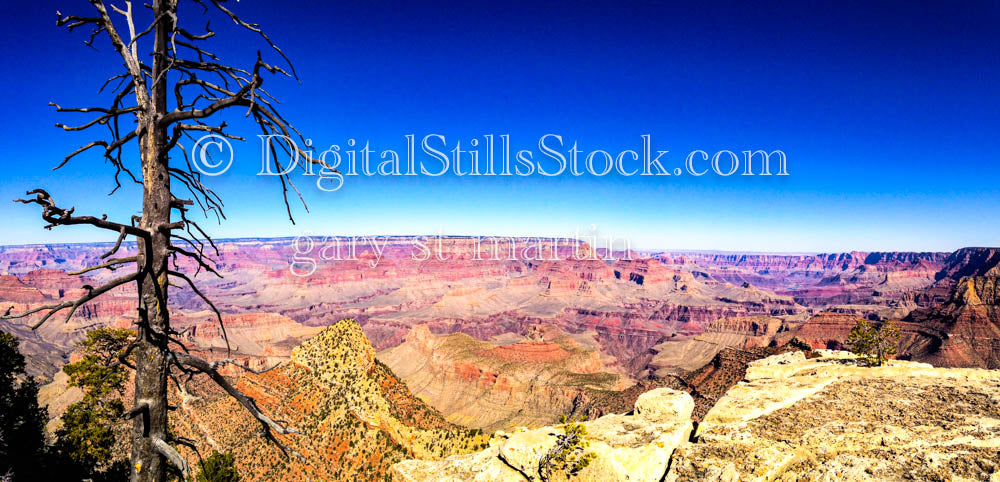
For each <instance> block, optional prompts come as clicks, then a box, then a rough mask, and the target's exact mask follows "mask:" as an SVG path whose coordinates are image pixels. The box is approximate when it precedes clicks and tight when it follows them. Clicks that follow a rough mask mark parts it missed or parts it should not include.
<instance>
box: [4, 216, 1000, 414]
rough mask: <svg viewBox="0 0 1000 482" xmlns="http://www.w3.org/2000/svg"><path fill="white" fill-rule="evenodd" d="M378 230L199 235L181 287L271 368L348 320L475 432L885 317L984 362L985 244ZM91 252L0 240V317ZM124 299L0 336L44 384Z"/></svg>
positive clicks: (932, 350) (207, 348) (204, 335)
mask: <svg viewBox="0 0 1000 482" xmlns="http://www.w3.org/2000/svg"><path fill="white" fill-rule="evenodd" d="M374 238H376V237H372V239H374ZM377 238H378V239H379V241H378V243H377V246H371V247H367V248H366V247H364V246H363V245H359V246H357V249H356V250H355V251H354V252H353V256H352V257H350V258H344V259H328V260H324V261H323V262H321V263H316V265H315V267H314V268H315V269H312V272H311V273H310V274H309V275H308V276H296V275H294V274H293V273H292V272H291V270H290V267H289V261H290V260H294V259H295V257H296V256H301V252H302V249H301V248H302V246H300V245H298V246H297V241H296V239H293V238H277V239H268V238H260V239H257V238H255V239H235V240H223V241H217V245H218V249H219V255H218V256H216V257H215V268H216V269H217V270H218V271H219V272H220V273H222V274H223V275H224V277H223V278H215V277H211V278H209V277H204V276H200V277H198V282H199V286H200V287H201V289H202V290H203V291H204V292H205V293H206V294H207V295H208V296H209V297H210V298H212V299H213V300H214V302H215V303H216V305H217V306H218V307H219V309H220V310H221V311H222V312H223V319H224V322H225V325H226V330H227V332H228V337H229V342H230V345H231V346H232V349H233V353H232V355H231V356H232V357H233V358H235V359H237V360H239V361H240V363H242V364H244V365H245V366H248V367H252V368H264V367H270V366H273V365H275V364H278V363H282V362H284V361H287V360H288V359H289V357H290V356H291V353H292V349H293V348H294V347H296V346H299V345H300V344H302V343H303V342H304V341H305V340H307V339H309V338H311V337H313V336H315V335H316V334H317V333H319V331H320V330H321V329H322V328H323V327H326V326H330V325H332V324H334V323H336V322H337V321H339V320H341V319H345V318H351V319H355V320H357V322H358V323H359V324H360V326H361V328H362V329H363V331H364V335H365V337H366V338H367V339H368V340H370V342H371V344H372V345H373V347H374V350H375V352H376V353H377V358H378V359H379V361H381V362H382V363H384V364H385V365H386V366H387V367H388V368H390V369H391V370H392V371H393V372H395V373H396V375H398V376H399V377H400V379H401V380H402V382H404V383H405V384H406V385H407V386H408V388H409V389H410V391H412V392H413V393H414V395H416V396H417V397H419V398H420V399H422V400H424V401H425V402H426V403H427V404H428V405H429V406H431V407H433V408H434V409H436V410H438V411H440V412H441V414H442V415H443V416H444V417H445V418H446V419H447V420H448V421H449V422H451V423H456V424H459V425H464V426H467V427H474V428H484V429H498V428H507V427H511V426H515V425H530V424H544V423H551V422H553V421H554V420H555V418H556V417H557V416H558V415H559V414H560V413H568V412H574V411H577V412H580V411H582V412H587V411H590V412H593V413H603V410H605V408H601V407H606V406H611V405H616V404H617V405H622V406H626V405H628V404H629V403H632V402H634V396H633V397H632V399H631V401H627V402H626V401H607V400H606V398H607V397H606V395H604V394H606V393H612V392H613V393H629V392H628V390H633V391H637V390H638V389H633V388H630V387H644V386H648V385H649V384H650V383H654V384H655V383H664V382H662V381H663V380H667V379H671V377H680V378H679V379H683V380H685V383H688V384H689V385H690V386H692V387H693V386H702V388H701V390H702V391H705V390H709V391H712V390H715V391H719V390H721V392H724V391H725V390H724V388H722V389H719V388H711V387H714V386H715V384H716V383H721V382H718V380H719V378H718V377H719V376H723V375H724V377H723V378H725V379H727V380H729V379H730V378H732V377H734V376H739V373H738V372H739V370H740V369H739V368H738V366H739V365H740V364H744V365H745V362H746V361H747V360H750V359H754V358H755V357H756V358H759V357H760V356H765V353H764V352H762V351H760V350H765V349H767V348H768V347H773V346H778V345H782V344H785V343H788V342H789V341H790V340H792V339H793V338H798V339H799V340H800V341H802V342H805V343H807V344H809V345H810V346H812V347H813V348H817V349H819V348H839V347H840V346H842V343H843V341H844V340H845V339H846V337H847V334H848V332H849V331H850V329H851V327H853V326H854V324H855V323H856V322H857V320H858V319H867V320H871V321H875V322H881V321H885V320H895V321H897V323H898V325H899V326H900V329H901V331H902V333H903V336H902V340H901V344H900V354H899V357H900V358H908V359H913V360H918V361H926V362H929V363H932V364H935V365H940V366H956V367H982V368H998V367H1000V328H998V326H1000V323H998V309H997V305H998V301H997V300H998V297H997V288H996V287H997V283H996V279H997V277H998V275H1000V268H998V266H1000V249H997V248H963V249H960V250H957V251H955V252H951V253H947V252H847V253H833V254H766V253H719V252H610V251H608V250H602V249H595V248H593V247H592V246H591V245H590V244H588V243H586V242H577V241H575V240H567V239H553V238H505V237H501V238H500V239H502V240H504V241H503V242H504V243H507V242H508V241H506V240H508V239H510V240H512V241H509V242H510V243H511V245H512V247H513V249H512V250H511V252H514V253H520V254H522V255H523V254H525V253H527V254H529V255H530V254H531V253H532V251H531V250H534V251H536V252H537V253H546V254H547V255H548V256H540V257H539V258H538V259H535V258H534V257H533V256H513V257H511V256H506V257H496V256H492V255H491V250H492V246H491V245H490V244H489V243H486V242H483V241H482V240H477V238H474V237H462V236H447V237H440V238H437V239H433V238H431V239H432V241H433V243H434V244H435V246H433V247H432V248H434V249H437V250H438V251H437V252H436V253H435V254H438V253H440V256H436V255H435V256H428V257H427V258H426V259H414V257H413V255H412V254H413V251H412V249H413V246H414V245H416V244H417V243H425V244H426V238H423V239H422V238H421V237H417V236H384V237H382V236H379V237H377ZM109 246H110V245H109V244H107V243H94V244H72V245H70V244H59V245H36V246H4V247H0V303H2V305H0V306H4V309H6V307H12V308H13V310H14V311H18V310H21V309H25V308H30V307H32V306H37V305H39V304H44V303H50V302H52V301H56V300H62V299H66V298H72V297H75V296H79V294H80V293H82V292H83V290H85V289H86V285H87V284H88V283H90V284H92V283H93V282H99V281H101V280H102V279H103V278H102V277H104V276H107V274H102V273H99V272H95V273H97V274H94V275H93V276H94V277H93V278H88V277H87V275H84V276H83V277H76V276H70V275H68V274H67V272H69V271H73V270H77V269H81V268H83V267H86V266H91V265H95V264H99V262H98V260H99V257H100V255H101V254H102V253H103V252H105V251H106V250H107V248H108V247H109ZM428 247H431V246H428ZM376 248H377V249H376ZM320 249H321V248H320V247H319V246H318V244H317V245H316V246H313V248H312V250H311V251H310V252H311V253H312V254H316V253H317V252H318V251H319V250H320ZM123 250H129V251H134V246H132V247H128V246H126V247H125V248H123ZM526 250H528V251H526ZM580 254H582V255H583V256H579V255H580ZM496 258H499V259H496ZM556 258H557V259H556ZM606 258H607V259H606ZM375 260H378V262H375V263H373V261H375ZM180 262H181V263H182V264H183V261H180ZM188 267H190V268H192V269H193V268H195V266H193V265H192V266H188ZM89 274H90V273H88V275H89ZM172 295H173V296H172V297H171V301H172V303H173V305H172V323H173V324H174V325H175V328H176V329H177V330H178V331H179V332H180V333H182V335H181V336H183V337H184V339H185V341H186V342H187V343H189V345H190V346H192V347H193V348H194V349H196V350H199V351H201V352H202V353H204V354H206V356H209V357H221V356H223V353H224V351H225V346H226V344H225V342H224V340H223V339H222V332H221V330H220V327H219V326H218V323H217V322H216V321H215V319H214V315H213V314H212V313H211V312H209V311H208V309H207V307H206V306H205V305H204V304H203V302H202V301H201V300H200V299H199V298H198V297H197V296H195V295H194V294H193V293H191V292H190V291H187V290H178V291H177V292H176V293H172ZM135 299H136V296H135V293H134V288H132V287H121V288H117V289H115V290H114V291H113V292H111V293H109V294H108V295H106V296H104V297H101V298H99V299H97V300H95V301H93V302H91V303H88V304H86V305H84V306H82V307H81V308H80V309H79V310H78V311H77V312H76V313H75V314H74V315H73V317H72V318H71V319H70V320H69V322H68V323H65V324H63V323H47V324H45V325H43V326H42V327H41V328H39V329H38V330H37V331H36V332H32V331H31V330H30V328H29V327H30V325H31V324H32V323H33V321H35V318H33V317H26V318H21V319H13V320H0V328H2V329H3V330H5V331H10V332H13V333H14V334H16V335H17V336H19V337H20V338H21V340H22V345H21V346H22V350H23V351H24V352H25V354H26V355H27V357H28V365H29V366H28V369H29V373H31V374H32V375H35V376H39V377H41V378H42V379H43V380H46V381H50V380H53V379H54V378H55V377H56V374H57V373H58V371H59V369H60V367H61V366H62V365H63V364H64V363H66V362H67V361H68V360H70V358H71V357H72V354H73V351H74V344H75V343H76V342H78V341H79V340H80V339H82V337H83V335H84V333H85V332H86V331H88V330H91V329H94V328H98V327H102V326H114V327H121V328H128V327H130V326H132V323H133V322H134V321H135V319H136V312H135V311H136V301H135ZM726 350H736V351H726ZM720 357H721V358H720ZM747 357H749V358H747ZM738 360H742V361H738ZM733 363H735V365H734V364H733ZM732 367H737V368H732ZM731 369H732V370H735V371H731ZM720 374H722V375H720ZM734 374H735V375H734ZM658 380H659V381H658ZM736 380H738V378H736ZM730 382H732V383H735V380H729V381H727V382H726V383H730ZM699 384H701V385H699ZM720 386H721V385H720ZM721 392H720V393H721ZM705 393H708V392H705ZM635 395H638V393H636V394H635ZM623 396H624V397H626V398H628V396H627V395H623ZM602 400H604V401H602ZM615 400H618V399H617V398H616V399H615ZM621 400H624V399H621ZM699 400H700V399H698V398H697V397H696V400H695V401H696V404H698V403H701V402H700V401H699ZM706 403H709V402H706ZM602 404H603V405H602ZM609 404H610V405H609ZM617 405H616V406H617ZM698 410H702V409H701V408H700V406H699V408H698V409H696V412H697V411H698Z"/></svg>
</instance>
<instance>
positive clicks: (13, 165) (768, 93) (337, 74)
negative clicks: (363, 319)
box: [0, 0, 1000, 252]
mask: <svg viewBox="0 0 1000 482" xmlns="http://www.w3.org/2000/svg"><path fill="white" fill-rule="evenodd" d="M111 1H112V2H113V1H114V0H111ZM287 3H288V4H291V3H292V2H287ZM836 3H837V4H839V5H840V6H839V7H835V6H834V5H833V4H832V2H830V4H826V3H819V2H816V3H813V2H789V3H787V4H773V5H772V6H759V5H758V6H742V5H739V4H738V3H737V2H733V3H728V2H725V3H724V2H718V3H712V4H711V5H706V6H695V5H694V4H693V3H690V4H686V5H684V6H673V5H672V4H671V2H638V3H635V4H631V5H628V4H626V3H624V2H617V3H610V2H609V3H605V4H594V5H589V6H587V5H579V4H578V3H576V2H572V3H561V4H551V5H549V6H539V5H534V4H532V3H524V4H511V5H499V4H497V5H490V6H486V5H480V6H473V5H469V4H466V3H464V2H463V3H460V2H455V3H451V4H443V3H441V4H437V5H436V6H424V7H418V6H416V5H412V4H410V3H403V2H349V3H344V2H319V1H317V2H302V3H301V4H297V5H296V6H291V5H286V2H262V1H259V0H243V1H242V2H240V3H238V4H236V3H234V4H233V5H232V8H234V9H235V10H237V11H238V12H240V13H242V14H243V15H244V16H245V18H247V19H248V20H250V21H254V22H259V23H261V24H262V26H263V27H265V28H266V29H267V30H268V31H269V33H270V35H271V37H272V39H274V40H275V42H276V43H277V44H278V45H280V46H281V47H282V48H283V49H284V50H285V51H286V52H287V53H288V55H289V56H290V57H291V58H292V59H293V61H294V62H295V64H296V68H297V70H298V72H299V74H300V76H301V78H302V81H301V84H299V83H296V82H294V81H290V80H285V79H273V80H268V84H266V87H268V88H269V90H271V91H272V92H273V93H274V94H276V95H278V96H280V97H281V98H282V100H283V102H284V105H283V107H282V109H283V113H284V114H285V116H286V117H287V118H289V119H292V120H293V121H294V122H295V123H296V124H297V125H298V126H299V127H300V128H301V129H302V130H303V131H304V132H305V133H306V134H307V135H308V137H311V138H312V139H314V140H315V142H316V144H317V145H321V146H327V145H330V144H339V145H341V146H343V145H344V144H345V143H346V141H347V139H348V138H356V139H363V140H364V139H367V140H369V141H370V142H372V144H373V145H374V146H375V147H376V148H378V149H380V150H381V149H386V148H392V149H396V150H397V151H403V147H404V138H403V136H404V135H405V134H411V133H412V134H415V135H416V136H417V137H418V138H419V137H422V136H423V135H426V134H432V133H436V134H442V135H445V136H446V137H447V138H448V141H449V145H450V146H453V145H454V141H456V140H461V141H462V142H463V145H466V143H467V142H468V140H469V139H472V138H475V137H480V138H481V136H482V135H484V134H494V135H500V134H509V135H510V136H511V138H512V139H513V140H512V143H513V148H514V150H518V149H535V150H536V151H537V147H536V146H535V144H536V143H537V140H538V138H539V137H540V136H542V135H544V134H547V133H554V134H559V135H562V136H563V137H564V138H565V139H569V140H575V141H577V142H579V144H580V147H581V149H583V150H585V151H589V150H593V149H606V150H612V151H614V152H617V151H620V150H622V149H638V148H639V147H640V142H641V139H640V137H639V136H641V135H642V134H650V135H652V138H653V143H654V149H663V150H669V151H670V153H669V154H668V155H667V156H665V161H664V165H665V166H666V167H667V168H669V169H672V168H673V167H680V166H683V161H684V157H685V156H686V154H687V152H689V151H691V150H693V149H702V150H706V151H709V152H710V153H711V152H715V151H718V150H722V149H729V150H733V151H737V152H738V151H741V150H745V149H767V150H771V149H781V150H783V151H784V152H785V153H787V155H788V169H789V172H790V174H791V175H790V176H788V177H783V178H782V177H775V176H772V177H770V178H763V177H756V176H755V177H750V178H745V177H740V176H733V177H729V178H720V177H717V176H710V175H706V176H704V177H701V178H694V177H691V176H689V175H686V174H685V175H681V176H679V177H674V176H671V177H648V178H647V177H631V178H625V177H622V176H618V175H615V174H609V175H608V176H605V177H601V178H595V177H593V176H582V177H573V176H570V175H568V174H564V175H563V176H560V177H555V178H547V177H542V176H537V175H536V176H532V177H523V178H522V177H479V178H473V177H463V178H458V177H455V176H443V177H439V178H430V177H412V178H407V177H387V178H378V177H373V178H366V177H348V178H347V179H346V181H345V185H344V187H343V188H342V189H341V190H339V191H337V192H333V193H325V192H321V191H318V190H317V189H316V188H315V187H313V185H312V183H311V182H310V180H308V179H300V180H299V182H298V185H299V188H300V189H301V190H302V191H303V194H304V195H305V197H306V199H307V201H308V202H309V206H310V210H311V213H308V214H307V213H305V212H304V211H303V210H302V209H301V206H297V209H296V211H295V213H296V219H297V221H298V225H296V226H292V225H291V224H290V223H289V222H288V220H287V217H286V216H285V215H284V207H283V205H282V204H281V200H280V199H281V198H280V187H279V186H278V184H277V183H276V182H274V181H275V179H272V178H259V177H256V176H254V175H253V174H254V173H255V172H256V170H257V169H258V168H259V162H260V161H259V149H260V147H259V144H257V143H255V142H251V143H248V144H246V145H237V146H236V151H237V154H236V163H235V167H234V168H233V169H231V170H230V171H229V172H227V173H226V174H224V175H222V176H219V177H217V178H214V179H212V180H211V182H212V183H213V184H212V185H213V186H214V187H216V188H217V190H218V191H219V193H220V194H221V195H222V196H223V198H224V200H225V201H226V205H227V208H228V215H229V220H228V221H226V222H224V223H223V224H222V225H221V226H218V225H214V221H213V222H211V223H206V224H208V225H209V226H210V227H211V229H210V230H211V232H212V233H214V234H215V235H217V236H222V237H242V236H279V235H295V234H301V233H310V232H311V233H315V234H412V233H416V234H423V233H437V232H439V231H440V232H444V233H447V234H496V235H527V236H530V235H539V236H572V235H573V234H574V233H575V232H577V231H578V230H586V229H588V227H589V226H591V225H596V226H597V228H598V230H599V232H600V233H601V234H610V235H614V236H617V237H624V238H629V239H631V240H632V243H633V247H636V248H650V249H653V248H668V249H725V250H751V251H786V252H787V251H797V252H801V251H824V252H827V251H846V250H853V249H858V250H908V251H909V250H942V251H949V250H953V249H956V248H959V247H962V246H968V245H994V246H995V245H998V244H1000V188H998V186H1000V182H998V180H1000V120H998V119H1000V88H998V85H1000V28H998V27H997V26H998V25H1000V4H997V3H996V2H975V1H969V2H948V3H945V2H935V3H927V4H925V5H921V4H920V3H921V2H891V3H885V2H853V3H848V2H836ZM0 8H2V9H3V13H4V15H5V18H7V19H9V21H8V23H7V26H6V27H5V29H4V30H3V32H2V34H0V35H2V36H3V37H4V38H3V43H2V47H0V48H3V49H4V55H3V58H4V67H3V69H4V75H3V77H2V80H0V82H2V83H3V92H4V94H5V95H4V101H3V105H4V112H5V115H4V120H3V122H4V125H3V130H2V136H3V142H2V144H0V146H2V147H0V150H2V152H0V154H2V155H0V166H2V168H3V178H2V181H0V199H2V200H5V201H4V202H0V216H2V218H3V219H4V229H3V230H0V244H20V243H35V242H64V241H95V240H111V238H113V237H114V236H113V235H112V236H108V235H105V234H104V233H101V232H98V231H95V230H91V229H88V228H84V227H64V228H59V229H57V230H54V231H52V232H47V231H44V230H42V229H41V226H42V224H43V222H42V221H41V220H40V219H39V216H38V210H37V209H36V208H35V207H33V206H23V205H19V204H14V203H10V202H7V201H6V200H10V199H14V198H15V197H18V196H19V195H21V194H23V191H25V190H27V189H31V188H34V187H45V188H47V189H48V190H49V191H50V192H51V193H52V194H53V196H55V197H56V199H57V200H58V201H59V202H60V203H61V204H64V205H75V206H76V207H77V212H78V213H96V214H99V213H103V212H107V213H108V214H109V215H110V216H111V217H112V218H119V219H127V217H128V216H129V215H131V214H133V213H134V212H136V211H138V209H139V200H140V198H139V193H138V191H136V190H135V189H131V188H129V189H123V190H122V191H119V193H118V194H116V195H115V196H112V197H110V198H109V197H107V196H106V195H105V194H106V193H107V192H108V191H110V190H111V188H112V187H113V182H112V180H111V173H112V171H111V170H110V168H109V166H108V165H105V164H104V163H103V162H102V161H101V159H100V158H99V156H98V155H97V154H96V153H95V154H93V155H89V156H81V157H78V158H76V159H75V160H74V161H72V162H71V163H70V164H69V165H68V166H67V167H65V168H64V169H63V170H60V171H56V172H53V171H52V170H51V168H52V167H53V166H55V165H56V164H58V162H59V161H60V160H61V159H62V157H63V156H65V155H66V154H67V153H69V152H71V151H72V150H74V149H76V148H77V147H79V146H81V145H83V144H85V143H86V142H87V139H88V138H87V137H86V136H83V135H76V134H67V133H63V132H62V131H60V130H58V129H56V128H54V127H53V124H54V123H55V122H73V121H75V120H79V119H84V117H83V116H79V117H72V116H71V115H70V114H56V113H55V112H53V110H52V108H50V107H48V106H47V103H48V102H49V101H54V102H58V103H60V104H63V105H64V106H65V105H77V104H80V105H82V104H88V103H92V102H93V101H94V100H95V99H98V97H97V96H96V94H95V92H96V90H97V88H98V87H99V86H100V84H101V83H102V82H103V80H104V78H105V77H107V76H108V75H109V73H111V72H113V71H114V70H115V69H117V68H118V66H119V64H120V61H116V56H115V54H114V52H113V50H112V49H111V48H110V47H109V45H108V43H107V40H106V38H101V39H100V40H98V42H97V43H96V45H97V46H98V49H99V51H96V52H95V51H94V50H91V49H89V48H87V47H86V46H84V45H83V44H82V42H83V40H85V37H86V35H85V33H84V32H75V33H73V34H69V33H67V32H66V31H65V30H64V29H61V28H58V27H56V26H55V18H56V15H55V12H56V10H61V11H62V12H64V13H79V14H89V13H90V8H91V7H90V6H89V5H88V4H87V3H86V2H82V1H69V0H66V1H59V2H37V3H29V2H17V4H15V3H14V2H6V3H5V4H4V5H3V7H0ZM182 8H183V6H182ZM195 9H197V11H195ZM185 13H186V14H199V13H200V9H199V8H198V7H194V8H192V7H190V6H188V11H187V12H184V11H182V16H183V15H184V14H185ZM203 23H204V22H203V21H201V20H197V21H194V22H192V23H189V24H188V25H189V26H190V27H192V28H195V29H197V28H198V27H200V26H201V25H203ZM212 25H213V27H216V28H217V30H219V38H220V39H237V40H236V41H235V42H231V43H228V44H225V45H222V44H216V49H217V50H218V51H219V52H220V53H221V54H222V56H223V59H224V60H226V61H228V62H230V63H236V64H245V65H247V66H250V65H252V61H253V56H254V52H255V50H256V49H258V48H259V49H262V50H264V49H265V48H266V45H263V44H261V43H260V42H258V41H257V40H256V39H254V38H253V37H251V36H248V35H245V34H240V33H236V32H234V31H233V30H232V29H231V28H229V27H228V26H226V24H225V22H224V21H223V20H222V19H219V18H216V20H215V21H213V23H212ZM265 55H268V53H267V52H266V51H265ZM272 60H276V59H274V58H273V56H272ZM100 103H101V104H104V101H103V100H102V101H101V102H100ZM234 127H236V129H235V130H234V131H233V132H234V133H241V134H244V135H247V136H253V135H255V134H256V132H255V131H252V130H250V129H249V128H248V127H247V126H245V125H243V124H240V123H239V122H237V123H235V124H234ZM537 155H538V154H537V153H536V156H537ZM550 166H551V165H547V166H546V167H550Z"/></svg>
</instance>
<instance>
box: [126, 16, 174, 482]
mask: <svg viewBox="0 0 1000 482" xmlns="http://www.w3.org/2000/svg"><path fill="white" fill-rule="evenodd" d="M169 2H170V0H156V1H154V2H153V12H154V15H155V16H157V18H160V21H159V22H157V25H156V31H155V40H154V47H153V59H152V60H153V65H152V72H151V76H150V77H151V81H152V82H153V85H152V89H151V98H150V102H149V106H150V107H149V109H148V110H147V112H146V113H145V115H144V116H143V119H142V121H143V122H144V123H145V126H146V129H145V133H144V138H143V139H142V140H141V141H140V143H141V153H142V182H143V199H142V219H141V221H140V225H141V227H142V228H144V229H146V230H147V231H149V232H150V233H151V237H150V240H149V241H148V242H144V241H143V240H140V241H139V258H140V261H139V263H138V265H139V267H140V269H143V268H145V269H146V272H145V274H144V275H143V276H142V277H141V278H140V280H139V327H138V340H139V346H138V347H137V348H136V350H135V357H136V368H137V369H136V376H135V403H136V406H141V405H145V410H143V413H142V416H138V417H135V418H134V419H133V427H132V429H133V433H132V468H131V469H132V477H131V478H132V480H133V481H155V482H162V481H164V480H166V470H167V464H168V462H167V460H166V458H165V457H164V456H163V455H161V454H160V452H159V451H158V450H157V448H156V446H155V440H156V439H159V440H162V441H164V442H166V441H169V438H168V436H167V375H168V370H169V367H168V361H169V360H168V358H167V357H168V354H169V347H168V346H167V335H168V333H169V330H170V313H169V312H168V311H167V288H168V283H167V259H168V258H167V256H168V254H169V248H170V231H169V230H168V229H165V228H164V227H165V226H166V225H168V224H169V223H170V209H171V207H170V196H171V194H170V173H169V171H168V167H169V165H168V163H169V156H168V150H167V149H166V145H167V143H168V140H169V138H168V135H167V130H166V128H165V127H161V125H160V122H159V120H160V117H161V116H162V115H164V114H165V113H166V111H167V90H166V86H167V82H166V80H167V79H166V75H163V76H162V77H161V76H160V73H161V72H162V71H163V69H164V68H165V67H166V65H165V63H166V61H167V59H166V53H167V50H166V49H167V35H168V32H169V31H170V29H171V26H170V24H169V20H168V19H167V16H161V13H162V12H164V11H166V10H168V9H170V8H171V6H170V4H169Z"/></svg>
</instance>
